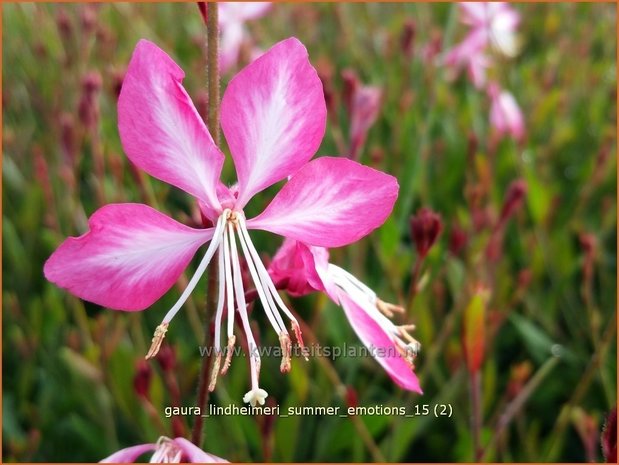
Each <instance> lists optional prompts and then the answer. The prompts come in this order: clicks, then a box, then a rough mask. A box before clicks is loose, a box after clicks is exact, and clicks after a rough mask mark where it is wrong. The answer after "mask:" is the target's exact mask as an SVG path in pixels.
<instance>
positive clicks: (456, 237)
mask: <svg viewBox="0 0 619 465" xmlns="http://www.w3.org/2000/svg"><path fill="white" fill-rule="evenodd" d="M467 241H468V237H467V235H466V231H465V230H464V229H462V228H461V227H459V226H458V225H454V226H453V227H452V228H451V232H450V233H449V253H451V254H452V255H454V256H457V255H460V252H462V250H464V248H465V247H466V243H467Z"/></svg>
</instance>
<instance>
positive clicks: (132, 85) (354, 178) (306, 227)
mask: <svg viewBox="0 0 619 465" xmlns="http://www.w3.org/2000/svg"><path fill="white" fill-rule="evenodd" d="M183 77H184V73H183V71H182V70H181V69H180V68H179V67H178V65H176V63H174V61H173V60H172V59H171V58H170V57H169V56H168V55H166V54H165V53H164V52H163V51H162V50H160V49H159V48H158V47H157V46H155V45H154V44H153V43H151V42H148V41H145V40H142V41H140V42H139V43H138V45H137V46H136V49H135V52H134V54H133V57H132V58H131V62H130V63H129V66H128V69H127V74H126V76H125V79H124V82H123V87H122V90H121V93H120V96H119V99H118V127H119V131H120V137H121V141H122V144H123V147H124V149H125V152H126V153H127V155H128V157H129V159H130V160H131V162H132V163H133V164H135V165H136V166H137V167H139V168H141V169H143V170H144V171H146V172H147V173H149V174H151V175H152V176H154V177H156V178H158V179H160V180H162V181H164V182H167V183H170V184H172V185H174V186H176V187H178V188H180V189H182V190H184V191H185V192H187V193H189V194H191V195H192V196H194V197H195V198H196V199H197V200H198V202H199V204H200V207H201V210H202V213H203V214H204V216H205V217H207V218H208V219H210V220H211V221H212V223H213V225H214V227H210V228H206V229H194V228H190V227H187V226H185V225H182V224H180V223H178V222H176V221H175V220H173V219H172V218H170V217H168V216H166V215H164V214H162V213H160V212H158V211H156V210H154V209H152V208H150V207H148V206H146V205H142V204H134V203H126V204H112V205H106V206H104V207H102V208H101V209H99V210H98V211H96V212H95V213H94V214H93V215H92V216H91V217H90V219H89V226H90V231H88V232H86V233H85V234H83V235H82V236H80V237H77V238H74V237H70V238H68V239H67V240H66V241H65V242H63V243H62V244H61V245H60V246H59V247H58V249H57V250H56V251H55V252H54V253H53V254H52V256H51V257H50V258H49V260H48V261H47V262H46V264H45V268H44V272H45V276H46V277H47V279H49V280H50V281H52V282H54V283H56V284H57V285H58V286H60V287H63V288H65V289H68V290H69V291H70V292H72V293H73V294H75V295H77V296H79V297H81V298H82V299H85V300H89V301H91V302H94V303H96V304H99V305H102V306H106V307H110V308H113V309H118V310H126V311H137V310H144V309H145V308H147V307H149V306H150V305H152V304H153V303H154V302H155V301H156V300H157V299H159V298H160V297H161V296H162V295H163V294H165V293H166V292H167V291H168V290H169V289H170V287H171V286H172V285H173V284H174V283H175V282H176V281H177V279H178V278H179V276H180V275H181V273H182V272H183V270H184V269H185V268H186V267H187V265H189V262H190V261H191V259H192V257H193V255H194V254H195V253H196V251H197V250H198V248H199V247H200V246H202V245H203V244H205V243H207V242H209V241H210V244H209V246H208V248H207V250H206V252H205V254H204V256H203V258H202V260H201V262H200V264H199V265H198V268H197V270H196V272H195V274H194V276H193V277H192V278H191V280H190V281H189V284H188V286H187V288H186V289H185V290H184V292H183V293H182V294H181V296H180V298H179V299H178V301H177V302H176V304H175V305H174V306H173V307H172V308H171V309H170V310H169V312H168V313H167V314H166V315H165V317H164V318H163V321H162V323H161V325H159V326H158V327H157V330H156V331H155V337H154V338H153V345H152V347H151V350H150V351H149V353H148V355H147V358H150V357H152V356H154V355H155V354H156V353H157V351H158V349H159V347H160V345H161V343H162V341H163V338H164V336H165V333H166V331H167V329H168V325H169V323H170V321H171V320H172V318H174V316H175V315H176V313H177V312H178V311H179V310H180V308H181V307H182V305H183V304H184V303H185V301H186V300H187V298H188V297H189V295H190V294H191V292H192V291H193V289H194V288H195V287H196V285H197V283H198V281H199V279H200V277H201V276H202V274H203V273H204V271H205V270H206V268H207V266H208V264H209V262H210V261H211V259H212V258H213V256H214V255H215V253H216V252H218V254H217V255H218V258H217V259H218V261H219V302H218V305H217V310H216V315H215V323H216V326H215V344H214V346H215V348H216V350H217V351H218V352H217V353H218V357H217V358H216V360H215V363H216V366H217V367H219V364H220V362H221V352H222V351H221V348H222V347H221V337H222V335H221V325H222V317H223V313H224V312H223V310H224V303H226V304H227V338H228V345H227V346H228V348H229V349H230V348H231V347H233V346H234V344H235V336H234V311H235V302H236V311H238V312H239V316H240V319H241V321H242V324H243V327H244V331H245V333H246V334H247V340H248V346H249V349H250V352H251V355H250V357H249V361H250V371H251V384H252V387H251V390H250V391H249V392H248V393H247V394H246V395H245V397H244V400H245V402H250V403H251V404H252V405H254V404H255V403H256V402H257V403H260V404H262V403H264V398H265V397H266V396H267V393H266V392H265V391H264V390H262V389H260V387H259V383H258V378H259V369H260V357H259V354H258V351H257V350H256V343H255V340H254V337H253V335H252V332H251V327H250V324H249V319H248V316H247V310H246V303H245V297H244V288H243V281H242V277H241V266H240V258H239V249H238V247H237V240H238V244H239V245H240V247H241V250H242V253H243V255H244V256H245V260H246V261H247V265H248V267H249V271H250V273H251V276H252V279H253V281H254V285H255V287H256V289H257V291H258V292H259V296H260V299H261V301H262V304H263V307H264V311H265V313H266V315H267V317H268V320H269V322H270V323H271V325H272V326H273V328H274V329H275V331H276V332H277V334H278V335H279V338H280V341H281V343H282V347H283V348H284V349H288V348H290V336H289V333H288V330H287V329H286V325H285V324H284V321H283V319H282V314H283V315H285V316H286V317H287V318H288V319H289V320H290V321H291V325H292V328H293V330H294V332H295V334H296V336H297V340H299V342H300V343H301V341H300V331H299V325H298V323H297V320H296V319H295V317H294V316H293V315H292V313H291V312H290V310H288V308H286V306H285V304H284V303H283V301H282V299H281V298H280V296H279V294H278V293H277V291H276V290H275V286H274V285H273V282H272V281H271V279H270V277H269V275H268V273H267V270H266V268H265V266H264V265H263V264H262V262H261V260H260V256H259V254H258V252H257V251H256V248H255V247H254V245H253V243H252V241H251V238H250V235H249V231H248V230H250V229H262V230H265V231H270V232H272V233H275V234H279V235H282V236H284V237H289V238H291V239H295V240H299V241H303V242H305V243H308V244H311V245H315V246H321V247H339V246H343V245H346V244H350V243H352V242H354V241H356V240H358V239H359V238H361V237H363V236H365V235H366V234H368V233H370V232H371V231H372V230H373V229H375V228H376V227H378V226H379V225H381V224H382V223H383V222H384V220H385V219H386V218H387V216H388V215H389V214H390V212H391V210H392V208H393V205H394V203H395V200H396V197H397V192H398V184H397V181H396V179H395V178H394V177H392V176H389V175H387V174H384V173H381V172H379V171H376V170H373V169H371V168H367V167H365V166H362V165H360V164H358V163H356V162H354V161H351V160H347V159H342V158H337V157H336V158H332V157H321V158H318V159H316V160H313V161H311V162H310V161H309V160H310V159H311V158H312V157H313V156H314V154H315V152H316V150H317V149H318V147H319V146H320V143H321V141H322V138H323V135H324V132H325V125H326V106H325V101H324V94H323V90H322V85H321V82H320V79H319V78H318V75H317V73H316V70H315V69H314V68H313V67H312V65H311V64H310V62H309V60H308V54H307V50H306V49H305V47H304V46H303V45H302V44H301V43H300V42H299V41H298V40H297V39H295V38H290V39H287V40H284V41H282V42H280V43H278V44H276V45H275V46H273V47H272V48H271V49H270V50H269V51H268V52H267V53H265V54H264V55H263V56H262V57H260V58H258V59H257V60H256V61H254V62H253V63H251V64H250V65H248V66H247V67H246V68H244V69H243V70H241V71H240V72H239V73H238V74H237V75H236V76H235V77H234V78H233V79H232V80H231V81H230V84H229V85H228V88H227V89H226V91H225V93H224V96H223V99H222V102H221V126H222V130H223V133H224V135H225V137H226V139H227V142H228V146H229V147H230V151H231V155H232V159H233V161H234V165H235V167H236V171H237V177H238V184H237V185H235V186H233V187H232V188H228V187H226V186H225V185H224V184H223V183H222V182H221V181H220V180H219V176H220V173H221V169H222V165H223V163H224V155H223V153H222V152H221V151H220V150H219V148H217V147H216V146H215V144H214V142H213V139H212V137H211V135H210V134H209V132H208V130H207V128H206V126H205V125H204V122H203V121H202V119H201V118H200V116H199V115H198V112H197V111H196V109H195V107H194V105H193V103H192V102H191V99H190V98H189V95H188V94H187V92H186V91H185V89H184V88H183V86H182V84H181V82H182V80H183ZM288 177H289V181H288V182H287V183H286V184H285V185H284V186H283V187H282V189H281V190H280V191H279V193H278V194H277V195H275V197H274V198H273V200H272V201H271V203H270V204H269V205H268V206H267V207H266V209H265V210H264V211H263V212H262V213H261V214H260V215H258V216H257V217H255V218H252V219H250V220H246V219H245V214H244V213H243V209H244V207H245V205H247V203H248V202H249V200H250V199H251V198H252V197H253V196H254V195H255V194H256V193H258V192H260V191H262V190H264V189H266V188H267V187H269V186H271V185H273V184H275V183H277V182H279V181H282V180H284V179H286V178H288ZM284 354H285V356H284V360H282V371H288V370H289V369H290V357H289V356H288V354H289V351H288V350H284ZM231 355H232V351H231V350H228V353H227V357H226V360H225V363H224V366H223V368H222V372H223V373H225V371H226V370H227V368H228V365H229V363H230V357H231ZM217 372H218V370H214V373H215V374H217ZM215 380H216V378H214V379H213V380H212V384H211V388H214V383H215Z"/></svg>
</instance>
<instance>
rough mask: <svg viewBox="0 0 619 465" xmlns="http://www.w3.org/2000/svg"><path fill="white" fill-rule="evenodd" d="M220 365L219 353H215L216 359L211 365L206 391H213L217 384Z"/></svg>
mask: <svg viewBox="0 0 619 465" xmlns="http://www.w3.org/2000/svg"><path fill="white" fill-rule="evenodd" d="M220 365H221V352H220V351H219V350H218V351H217V357H215V363H214V364H213V368H212V369H211V381H210V382H209V385H208V390H209V391H210V392H213V391H214V390H215V385H216V384H217V374H218V373H219V366H220Z"/></svg>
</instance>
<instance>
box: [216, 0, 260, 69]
mask: <svg viewBox="0 0 619 465" xmlns="http://www.w3.org/2000/svg"><path fill="white" fill-rule="evenodd" d="M218 5H219V11H218V15H219V16H218V23H219V30H220V33H221V42H220V49H219V67H220V71H221V72H222V73H225V72H226V71H228V70H229V69H230V68H231V67H232V66H234V65H235V64H236V63H237V61H238V59H239V53H240V51H241V45H242V44H243V40H244V39H245V37H246V35H247V32H246V30H245V25H244V24H245V22H246V21H249V20H251V19H258V18H260V17H262V16H264V14H265V13H266V12H267V11H268V10H269V8H271V3H270V2H223V3H219V4H218Z"/></svg>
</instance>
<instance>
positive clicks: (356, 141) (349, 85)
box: [342, 70, 383, 160]
mask: <svg viewBox="0 0 619 465" xmlns="http://www.w3.org/2000/svg"><path fill="white" fill-rule="evenodd" d="M342 77H343V79H344V92H343V93H344V104H345V107H346V110H347V111H348V112H349V113H350V129H349V138H350V148H349V153H348V158H351V159H353V160H358V159H359V156H360V155H361V149H362V148H363V144H365V139H366V138H367V135H368V131H369V129H370V128H371V127H372V125H373V124H374V123H375V122H376V118H378V114H379V112H380V106H381V100H382V97H383V91H382V89H381V88H380V87H377V86H364V85H362V84H361V83H360V82H359V78H358V77H357V74H356V73H355V72H354V71H352V70H345V71H344V72H342Z"/></svg>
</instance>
